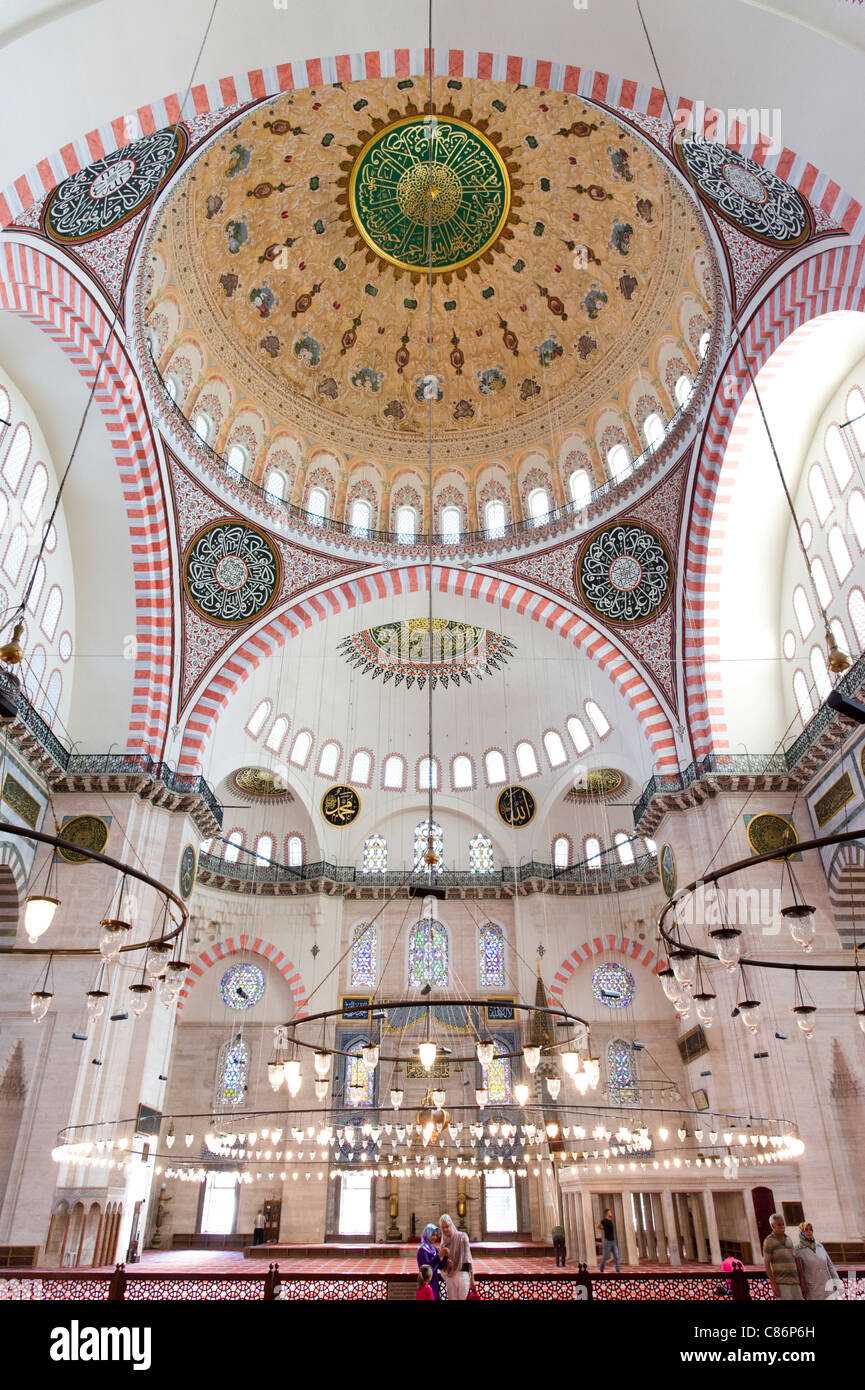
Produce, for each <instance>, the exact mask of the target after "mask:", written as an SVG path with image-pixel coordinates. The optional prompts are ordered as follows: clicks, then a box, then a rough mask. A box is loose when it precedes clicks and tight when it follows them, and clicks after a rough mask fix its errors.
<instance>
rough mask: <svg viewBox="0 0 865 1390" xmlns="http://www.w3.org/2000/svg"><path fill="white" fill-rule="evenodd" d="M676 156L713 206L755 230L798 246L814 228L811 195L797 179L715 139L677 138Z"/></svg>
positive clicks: (768, 238)
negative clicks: (792, 181) (802, 190)
mask: <svg viewBox="0 0 865 1390" xmlns="http://www.w3.org/2000/svg"><path fill="white" fill-rule="evenodd" d="M674 149H675V153H676V158H677V159H678V161H679V164H680V165H681V166H682V168H683V169H684V170H685V172H686V174H688V175H689V177H690V178H691V179H692V180H693V181H694V183H695V184H696V185H697V188H698V189H699V191H700V193H701V194H702V195H703V197H704V198H705V200H706V202H707V203H709V204H710V206H711V207H713V208H714V209H715V211H716V212H719V213H720V214H721V216H722V217H726V218H727V220H728V222H733V223H734V224H735V225H736V226H737V227H741V229H742V231H744V232H747V233H748V234H749V236H753V237H757V238H758V239H759V240H760V241H766V242H769V243H770V244H771V245H773V246H798V245H799V244H800V243H801V242H803V241H807V240H808V238H809V237H810V236H811V235H812V234H813V231H814V218H813V215H812V213H811V209H810V207H809V206H808V203H807V202H806V200H805V199H804V198H803V197H802V195H801V193H799V192H798V190H797V189H795V188H793V187H792V185H791V184H789V183H785V181H784V180H783V179H781V178H779V177H778V175H777V174H775V173H773V172H772V170H771V169H764V168H763V166H762V165H760V164H755V163H754V161H753V160H752V159H748V157H747V156H746V155H744V154H739V152H738V151H737V150H729V149H727V146H726V145H721V144H718V142H717V141H715V140H704V139H697V138H696V137H694V136H691V137H689V138H688V139H686V140H677V141H676V142H675V144H674Z"/></svg>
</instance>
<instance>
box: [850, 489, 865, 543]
mask: <svg viewBox="0 0 865 1390" xmlns="http://www.w3.org/2000/svg"><path fill="white" fill-rule="evenodd" d="M847 516H848V518H849V521H850V526H851V527H852V530H853V534H854V536H855V537H856V542H857V544H858V546H859V549H860V550H865V497H863V496H862V493H861V492H858V491H857V492H851V493H850V501H849V502H848V503H847Z"/></svg>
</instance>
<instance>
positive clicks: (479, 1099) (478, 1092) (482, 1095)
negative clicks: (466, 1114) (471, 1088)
mask: <svg viewBox="0 0 865 1390" xmlns="http://www.w3.org/2000/svg"><path fill="white" fill-rule="evenodd" d="M488 1099H489V1091H488V1090H487V1088H486V1086H476V1087H475V1104H476V1105H477V1106H478V1107H479V1108H480V1109H481V1110H483V1108H484V1106H485V1105H486V1103H487V1100H488Z"/></svg>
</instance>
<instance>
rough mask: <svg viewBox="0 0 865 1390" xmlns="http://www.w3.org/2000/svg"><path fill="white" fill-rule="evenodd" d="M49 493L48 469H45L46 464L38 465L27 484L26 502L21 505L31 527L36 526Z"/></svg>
mask: <svg viewBox="0 0 865 1390" xmlns="http://www.w3.org/2000/svg"><path fill="white" fill-rule="evenodd" d="M47 491H48V469H47V468H46V467H45V464H44V463H37V465H36V467H35V468H34V469H33V473H32V474H31V477H30V481H29V483H28V484H27V491H26V492H25V494H24V501H23V502H22V503H21V510H22V512H23V513H24V516H25V518H26V519H27V521H29V522H30V524H31V526H35V525H36V521H37V519H38V517H39V513H40V512H41V510H42V503H43V502H44V501H45V494H46V492H47Z"/></svg>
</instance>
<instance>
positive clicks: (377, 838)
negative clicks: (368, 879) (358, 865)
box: [363, 835, 387, 874]
mask: <svg viewBox="0 0 865 1390" xmlns="http://www.w3.org/2000/svg"><path fill="white" fill-rule="evenodd" d="M363 872H364V873H365V874H383V873H386V872H387V840H386V839H385V838H384V836H383V835H370V836H369V838H368V839H367V840H365V842H364V846H363Z"/></svg>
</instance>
